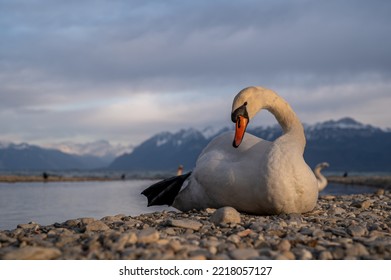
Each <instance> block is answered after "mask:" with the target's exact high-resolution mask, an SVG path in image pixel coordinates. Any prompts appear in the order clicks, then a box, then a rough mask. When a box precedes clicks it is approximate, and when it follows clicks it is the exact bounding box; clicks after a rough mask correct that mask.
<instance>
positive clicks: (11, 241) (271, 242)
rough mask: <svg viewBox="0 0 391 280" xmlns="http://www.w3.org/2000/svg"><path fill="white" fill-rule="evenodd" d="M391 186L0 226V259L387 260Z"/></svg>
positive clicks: (390, 246) (390, 242)
mask: <svg viewBox="0 0 391 280" xmlns="http://www.w3.org/2000/svg"><path fill="white" fill-rule="evenodd" d="M390 212H391V192H390V191H388V190H386V191H384V190H383V189H380V190H378V191H377V193H374V194H365V195H363V194H359V195H342V196H331V195H327V196H321V197H320V198H319V200H318V204H317V206H316V208H315V209H314V210H313V211H311V212H309V213H305V214H282V215H275V216H254V215H248V214H243V213H240V214H239V213H238V212H236V210H235V209H233V208H230V207H225V208H221V209H217V210H216V209H205V210H202V211H190V212H185V213H178V212H171V211H170V212H167V211H163V212H155V213H150V214H143V215H140V216H137V217H131V216H127V215H124V214H119V215H115V216H108V217H104V218H102V219H100V220H96V219H93V218H79V219H75V220H68V221H65V222H62V223H55V224H53V225H47V226H43V225H38V224H35V223H29V224H22V225H18V227H17V228H16V229H14V230H4V231H0V259H6V260H7V259H8V260H10V259H11V260H12V259H104V260H111V259H116V260H119V259H146V260H153V259H156V260H163V259H181V260H183V259H197V260H206V259H223V260H225V259H227V260H228V259H277V260H282V259H288V260H291V259H292V260H293V259H300V260H307V259H320V260H329V259H391V217H390Z"/></svg>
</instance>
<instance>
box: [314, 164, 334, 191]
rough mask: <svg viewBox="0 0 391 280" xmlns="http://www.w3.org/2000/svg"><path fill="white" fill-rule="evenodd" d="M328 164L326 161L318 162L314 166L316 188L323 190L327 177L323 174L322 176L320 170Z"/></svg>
mask: <svg viewBox="0 0 391 280" xmlns="http://www.w3.org/2000/svg"><path fill="white" fill-rule="evenodd" d="M329 166H330V165H329V164H328V163H327V162H322V163H319V164H317V165H316V166H315V168H314V174H315V177H316V179H318V190H319V192H320V191H323V190H324V189H325V188H326V186H327V179H326V177H325V176H323V174H322V173H320V171H322V169H323V168H326V167H329Z"/></svg>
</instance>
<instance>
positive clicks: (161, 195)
mask: <svg viewBox="0 0 391 280" xmlns="http://www.w3.org/2000/svg"><path fill="white" fill-rule="evenodd" d="M190 174H191V172H189V173H186V174H183V175H180V176H174V177H171V178H168V179H165V180H162V181H159V182H157V183H155V184H153V185H152V186H150V187H148V188H147V189H145V190H144V191H143V192H142V193H141V194H143V195H145V196H146V197H147V198H148V206H152V205H169V206H171V205H172V203H173V202H174V200H175V197H176V196H177V195H178V193H179V191H180V190H181V187H182V185H183V183H184V182H185V180H186V179H187V178H188V177H189V176H190Z"/></svg>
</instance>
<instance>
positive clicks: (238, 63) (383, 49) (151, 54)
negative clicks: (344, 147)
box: [0, 0, 391, 145]
mask: <svg viewBox="0 0 391 280" xmlns="http://www.w3.org/2000/svg"><path fill="white" fill-rule="evenodd" d="M390 14H391V1H388V0H385V1H377V0H371V1H360V0H355V1H344V0H335V1H334V0H330V1H314V0H297V1H288V0H286V1H283V0H273V1H272V0H270V1H267V0H264V1H242V0H241V1H217V0H216V1H209V0H205V1H204V0H197V1H185V0H177V1H143V0H140V1H131V0H111V1H109V0H106V1H103V0H100V1H99V0H94V1H92V0H77V1H76V0H68V1H62V0H58V1H56V0H9V1H7V0H0V38H1V40H0V141H12V142H23V141H25V142H29V143H35V144H40V145H45V144H48V143H55V142H61V141H74V142H89V141H95V140H99V139H106V140H109V141H110V142H112V143H114V144H118V143H121V144H126V145H128V144H133V145H134V144H138V143H140V142H141V141H143V140H145V139H146V138H148V137H150V136H152V135H153V134H155V133H157V132H161V131H165V130H167V131H177V130H179V129H180V128H188V127H196V128H203V127H205V126H208V125H211V126H227V125H232V123H230V107H231V102H232V98H233V97H234V96H235V94H236V93H237V92H238V91H240V90H241V89H242V88H244V87H247V86H249V85H261V86H265V87H269V88H271V89H273V90H275V91H276V92H278V93H279V94H280V95H281V96H283V97H284V98H285V99H287V100H288V102H290V103H291V105H292V107H293V108H294V109H295V111H296V112H297V114H298V115H299V117H300V118H301V120H302V121H303V122H305V123H310V124H311V123H315V122H319V121H324V120H329V119H338V118H341V117H345V116H351V117H353V118H355V119H357V120H358V121H361V122H364V123H370V124H373V125H376V126H380V127H383V128H386V127H391V122H390V120H391V109H390V106H391V17H390ZM254 123H255V124H253V125H270V124H274V123H275V120H274V119H273V118H271V117H270V116H268V114H267V113H262V114H261V115H260V116H259V117H257V119H256V120H255V121H254Z"/></svg>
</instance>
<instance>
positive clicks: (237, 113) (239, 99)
mask: <svg viewBox="0 0 391 280" xmlns="http://www.w3.org/2000/svg"><path fill="white" fill-rule="evenodd" d="M264 91H266V89H263V88H260V87H248V88H245V89H243V90H241V91H240V92H239V93H238V94H237V95H236V96H235V98H234V101H233V103H232V112H231V120H232V121H233V122H234V123H236V127H235V138H234V141H233V146H234V147H235V148H237V147H239V145H240V143H242V140H243V137H244V134H245V132H246V128H247V125H248V123H249V122H250V119H252V118H253V117H254V116H255V115H256V114H257V113H258V111H259V109H260V108H261V107H262V106H261V104H260V101H261V99H259V98H257V96H259V94H260V93H263V92H264Z"/></svg>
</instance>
